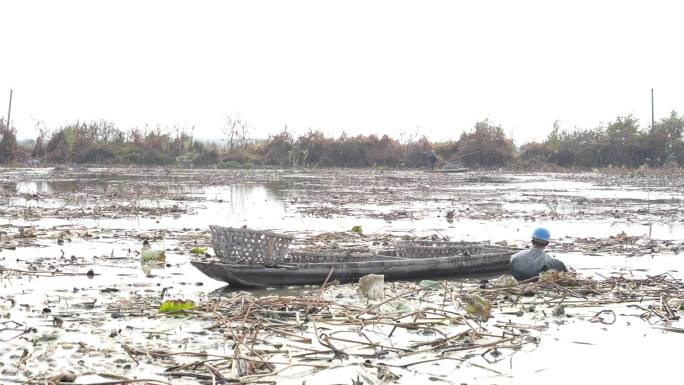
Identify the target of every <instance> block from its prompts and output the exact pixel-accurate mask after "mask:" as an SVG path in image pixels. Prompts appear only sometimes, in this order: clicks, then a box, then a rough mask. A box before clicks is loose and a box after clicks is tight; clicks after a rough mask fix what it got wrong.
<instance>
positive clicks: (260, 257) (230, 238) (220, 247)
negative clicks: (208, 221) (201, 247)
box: [209, 226, 293, 265]
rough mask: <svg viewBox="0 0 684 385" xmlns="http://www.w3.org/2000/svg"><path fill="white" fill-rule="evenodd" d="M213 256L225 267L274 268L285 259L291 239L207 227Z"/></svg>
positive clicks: (275, 235) (280, 235) (248, 230)
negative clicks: (229, 264) (225, 265)
mask: <svg viewBox="0 0 684 385" xmlns="http://www.w3.org/2000/svg"><path fill="white" fill-rule="evenodd" d="M209 228H210V229H211V237H212V243H213V247H214V252H215V253H216V255H217V256H218V257H219V258H221V260H222V261H223V262H224V263H236V264H242V265H276V264H278V263H279V262H280V261H281V260H282V259H283V258H284V257H285V256H286V255H287V251H288V247H290V242H292V239H293V237H291V236H289V235H283V234H276V233H273V232H270V231H258V230H251V229H245V228H239V229H237V228H232V227H222V226H209Z"/></svg>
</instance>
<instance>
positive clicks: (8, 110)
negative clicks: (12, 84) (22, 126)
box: [7, 90, 12, 130]
mask: <svg viewBox="0 0 684 385" xmlns="http://www.w3.org/2000/svg"><path fill="white" fill-rule="evenodd" d="M10 115H12V90H10V99H9V108H7V129H8V130H9V128H10Z"/></svg>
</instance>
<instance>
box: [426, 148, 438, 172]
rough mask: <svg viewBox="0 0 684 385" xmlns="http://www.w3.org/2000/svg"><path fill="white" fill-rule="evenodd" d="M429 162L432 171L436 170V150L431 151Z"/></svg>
mask: <svg viewBox="0 0 684 385" xmlns="http://www.w3.org/2000/svg"><path fill="white" fill-rule="evenodd" d="M428 161H429V162H430V169H431V170H434V169H435V166H436V165H437V153H436V152H435V150H432V151H430V153H429V154H428Z"/></svg>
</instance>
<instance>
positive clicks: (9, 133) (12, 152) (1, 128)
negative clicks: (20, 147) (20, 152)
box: [0, 119, 17, 163]
mask: <svg viewBox="0 0 684 385" xmlns="http://www.w3.org/2000/svg"><path fill="white" fill-rule="evenodd" d="M16 153H17V132H16V130H15V129H12V128H9V127H7V124H6V123H5V121H4V119H0V163H10V162H12V161H14V160H15V157H16Z"/></svg>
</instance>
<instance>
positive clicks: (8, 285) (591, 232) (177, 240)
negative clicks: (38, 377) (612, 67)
mask: <svg viewBox="0 0 684 385" xmlns="http://www.w3.org/2000/svg"><path fill="white" fill-rule="evenodd" d="M605 182H606V178H603V177H601V176H600V175H593V174H506V173H501V174H496V175H484V174H477V173H471V174H465V175H435V174H430V173H424V172H419V171H411V172H399V171H397V172H383V173H377V172H372V171H350V170H319V171H301V170H299V171H297V170H294V171H293V170H252V171H216V170H206V171H197V170H172V171H164V170H130V169H120V170H112V169H106V170H104V169H102V170H99V169H94V170H90V171H88V172H84V173H65V174H62V173H54V172H51V171H48V170H41V169H33V170H19V171H17V170H3V171H1V172H0V232H1V233H4V235H2V240H3V243H2V248H1V249H0V266H2V267H4V268H11V269H18V270H22V271H28V270H31V268H35V269H36V270H39V271H57V270H58V271H59V272H61V273H69V274H72V273H75V274H79V275H67V276H48V277H36V276H27V275H22V274H18V273H17V274H8V275H5V276H4V277H2V281H1V282H0V283H1V285H2V286H0V287H2V294H0V300H1V301H3V302H2V303H1V304H0V313H2V314H3V319H2V320H3V321H6V320H12V321H16V322H18V323H20V324H23V325H26V326H27V327H33V328H36V329H37V331H36V333H34V335H39V336H44V337H45V338H44V341H52V342H42V343H38V344H36V342H35V337H34V338H33V340H31V341H33V342H31V344H28V345H27V343H28V342H29V340H28V339H26V338H25V337H21V338H13V333H14V334H16V333H17V332H16V331H11V330H9V331H8V330H5V331H2V332H0V340H1V341H3V342H0V344H2V347H0V361H1V362H4V364H0V371H3V375H0V377H3V378H7V379H12V378H15V379H21V378H26V377H27V376H26V373H24V371H26V370H28V371H30V372H31V373H33V374H35V373H37V372H39V371H40V370H45V369H47V367H46V364H40V363H39V362H41V361H40V359H39V357H41V355H46V354H47V355H49V356H51V357H52V358H51V360H50V361H45V362H46V363H51V364H50V365H55V367H56V368H59V369H61V368H63V369H71V370H73V369H74V368H84V369H86V368H87V369H88V370H91V371H97V369H99V370H101V371H111V370H115V371H119V372H121V373H122V374H125V375H127V376H128V375H136V376H143V377H149V376H148V375H155V373H158V372H160V371H161V370H159V368H158V367H155V366H154V365H151V364H148V365H141V366H137V367H132V368H124V366H125V365H118V366H116V365H115V366H114V368H113V367H112V363H111V362H105V361H106V359H105V358H104V357H106V356H107V354H108V353H107V351H106V350H107V349H111V350H117V349H119V344H118V343H120V342H122V341H129V342H130V341H139V340H140V338H146V337H145V336H146V335H149V334H150V333H152V334H154V333H162V332H164V331H166V332H167V333H172V334H173V333H176V332H177V331H178V330H180V329H184V330H185V332H184V333H185V334H183V336H184V337H183V338H182V339H181V340H179V341H173V343H172V344H170V343H168V342H165V343H164V344H165V346H167V345H173V344H175V345H177V346H179V347H180V346H190V345H192V343H200V344H202V346H203V349H205V350H208V351H223V350H225V349H226V344H225V342H212V341H204V340H202V337H196V340H195V341H194V342H191V341H192V338H194V337H192V335H193V334H189V335H188V334H187V332H188V331H193V330H194V331H198V330H196V329H200V328H201V326H199V325H198V324H193V323H192V322H191V321H184V320H169V319H155V320H140V319H134V320H131V319H127V318H123V319H114V318H112V317H111V312H104V309H105V308H106V305H107V304H112V303H114V302H116V301H118V300H121V299H122V298H123V299H130V300H133V299H134V298H139V297H140V296H155V297H156V296H159V297H160V298H161V297H162V296H163V297H164V298H192V299H195V300H198V301H201V300H202V299H203V298H207V296H209V295H210V294H212V293H215V292H216V291H217V290H218V289H220V288H222V287H223V286H224V285H223V284H222V283H221V282H217V281H213V280H211V279H209V278H207V277H205V276H204V275H202V274H201V273H200V272H199V271H197V270H196V269H195V268H194V267H192V266H191V265H190V264H189V261H190V259H191V255H190V253H189V252H188V250H189V248H190V246H192V245H195V244H198V245H209V237H208V232H207V229H208V226H209V225H212V224H219V225H225V226H232V227H240V226H247V227H250V228H255V229H262V230H265V229H269V230H275V231H278V232H283V233H288V234H292V235H294V236H295V237H296V238H297V240H296V242H295V244H298V243H302V244H303V243H306V240H307V239H308V238H310V237H311V236H313V235H317V234H321V233H326V232H349V231H350V230H351V228H352V227H353V226H361V227H362V228H363V232H364V234H366V235H367V236H369V237H372V236H374V235H382V234H388V235H392V236H397V237H399V236H404V235H410V236H429V235H433V234H438V235H439V236H444V237H448V238H450V239H451V240H466V241H487V242H492V243H494V242H501V241H506V242H508V243H509V244H512V245H518V246H524V245H525V244H526V243H527V241H528V240H529V237H530V233H531V232H532V230H533V229H534V228H535V227H537V226H545V227H548V228H549V229H550V230H551V232H552V235H553V238H554V243H555V244H554V245H552V248H551V253H552V254H555V255H556V256H557V257H558V258H560V259H562V260H564V261H565V262H566V263H567V264H568V265H570V266H573V267H574V268H575V269H577V271H579V272H581V273H582V274H586V275H595V274H601V275H608V274H611V273H614V272H625V273H630V274H660V273H664V272H667V273H670V274H672V275H673V276H675V277H676V278H684V275H683V274H682V271H684V259H682V258H681V256H679V255H677V254H676V253H673V252H671V251H669V250H662V251H661V250H658V251H654V252H652V253H646V254H643V253H641V254H634V253H629V252H624V251H615V250H609V249H606V250H597V251H591V250H586V249H585V250H584V251H571V252H568V251H567V248H563V247H560V246H561V245H563V244H565V245H566V246H568V245H574V244H576V243H577V244H579V243H582V242H585V241H583V240H585V239H587V238H592V239H603V240H606V239H609V237H611V236H615V235H617V234H620V233H624V235H626V236H637V237H641V238H642V239H652V240H657V241H661V242H662V241H669V242H671V243H674V244H684V215H683V214H684V194H683V190H682V189H683V188H682V185H683V184H682V183H681V182H682V179H679V180H678V181H677V180H674V181H671V182H670V183H664V182H663V181H662V180H659V179H657V178H642V179H638V178H637V179H625V180H623V181H622V182H623V183H624V185H605ZM450 211H451V212H453V213H454V217H453V219H452V220H447V219H446V214H447V213H448V212H450ZM27 226H31V227H33V228H34V229H35V231H36V235H37V236H36V237H35V238H30V239H21V238H18V237H17V233H18V231H19V229H20V228H24V227H27ZM60 238H61V240H60ZM143 238H151V239H152V246H153V248H158V249H164V250H165V251H166V257H167V258H166V262H165V263H164V264H161V265H160V266H150V265H144V264H143V265H141V263H140V260H139V255H138V252H139V250H140V247H141V245H142V239H143ZM360 242H363V239H360ZM582 244H584V243H582ZM89 270H92V271H93V272H94V274H95V275H93V276H90V277H89V276H87V275H85V274H86V273H87V272H88V271H89ZM461 279H462V278H461ZM477 280H479V277H478V278H477ZM466 281H467V279H466ZM299 291H301V289H298V288H291V289H289V290H284V292H285V293H287V292H292V293H298V292H299ZM280 292H282V291H278V293H280ZM272 293H273V292H271V291H266V292H263V294H264V295H266V294H272ZM11 303H14V305H11ZM93 308H95V309H99V312H95V313H94V314H92V315H83V319H81V316H80V313H81V312H84V313H87V311H86V310H88V309H93ZM44 309H49V310H50V312H49V313H46V312H45V311H44ZM84 309H86V310H84ZM88 311H89V310H88ZM577 312H578V314H579V315H587V312H583V311H582V310H578V311H577ZM624 312H625V314H627V315H625V316H622V315H619V316H618V318H619V320H618V322H616V324H615V325H612V326H610V327H606V326H605V325H600V324H599V325H597V324H590V323H587V322H582V321H579V320H573V321H569V322H565V323H561V324H553V325H551V327H550V328H549V329H547V330H546V331H545V332H544V338H542V339H541V343H540V344H539V345H538V347H537V348H536V349H534V350H533V351H530V352H521V353H518V354H516V355H515V356H514V358H512V359H511V362H507V363H505V364H501V363H500V364H498V366H496V368H497V370H499V371H500V372H503V373H506V375H492V374H491V373H487V372H483V371H482V370H480V369H478V368H475V367H470V368H468V369H467V370H465V369H463V368H461V369H458V370H457V369H455V367H454V366H453V365H452V366H450V365H449V364H444V363H442V364H441V365H437V366H433V367H428V369H425V368H423V370H422V371H421V373H422V372H425V371H434V372H435V373H442V374H445V375H447V376H453V383H487V384H490V383H517V384H531V383H535V384H536V383H538V384H542V383H546V382H549V381H559V380H560V381H561V383H569V382H576V381H590V382H592V383H594V382H599V381H600V382H618V381H620V382H625V383H635V382H637V380H639V381H641V380H643V381H646V380H648V379H649V378H650V376H651V371H652V370H671V369H672V368H676V367H675V366H674V360H675V358H674V356H675V355H673V354H668V353H667V352H668V349H669V347H671V346H676V345H677V344H680V343H682V342H684V339H683V338H684V337H682V336H679V335H676V334H672V333H664V332H662V331H659V330H655V329H652V328H651V327H650V325H648V324H647V323H646V322H643V321H641V320H639V319H638V318H637V317H635V316H634V314H631V313H633V312H631V313H630V312H629V311H627V310H625V311H624ZM56 314H61V317H62V318H63V319H64V320H66V321H67V322H66V323H67V324H70V325H72V326H71V327H66V328H65V330H64V331H62V332H60V333H59V335H55V336H54V339H52V337H50V335H51V333H54V332H55V328H54V327H53V325H52V324H51V321H50V320H51V319H52V318H53V317H54V316H55V315H56ZM580 318H581V317H580ZM79 321H87V323H88V325H90V326H89V327H88V328H87V331H84V330H83V329H82V328H83V327H84V326H83V322H79ZM112 331H119V332H117V333H118V334H117V333H115V336H113V337H108V336H109V335H110V334H111V333H112ZM146 333H147V334H146ZM578 342H579V343H578ZM79 343H82V344H85V345H87V346H98V347H102V346H105V347H106V349H105V348H101V349H100V348H98V349H99V350H97V353H96V354H95V353H92V352H91V353H79V352H78V350H79V348H78V347H79ZM147 345H148V346H150V347H154V346H155V342H154V341H153V340H149V341H148V342H147ZM23 349H29V354H30V357H31V359H33V360H34V361H35V364H33V366H32V365H31V364H28V365H24V366H18V365H15V364H14V363H15V362H17V360H18V358H17V355H21V354H22V350H23ZM119 350H120V349H119ZM647 352H653V353H647ZM656 352H657V354H656ZM119 353H120V352H119ZM223 353H224V354H225V351H223ZM98 357H100V358H98ZM27 368H30V369H27ZM579 368H581V370H577V369H579ZM354 370H356V369H353V368H340V369H339V370H335V371H330V372H329V373H328V374H325V373H324V374H322V376H323V377H316V378H320V379H322V380H323V381H326V382H325V383H340V381H341V383H348V378H351V377H354ZM22 376H23V377H22ZM339 376H343V377H339ZM153 377H154V376H153ZM155 378H157V377H155ZM161 378H163V376H162V377H161ZM341 378H343V379H344V380H340V379H341ZM295 379H296V376H294V378H290V379H288V378H287V376H285V377H283V380H284V381H286V382H287V383H297V382H296V381H295ZM423 380H425V377H424V376H423V375H422V374H416V376H415V377H413V378H412V377H410V376H408V375H405V376H404V377H402V379H401V383H406V384H409V383H415V381H419V382H420V381H423ZM8 381H9V380H8ZM183 381H185V382H183ZM173 383H192V381H187V380H176V379H174V380H173ZM299 383H301V381H300V382H299ZM312 383H313V382H312Z"/></svg>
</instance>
